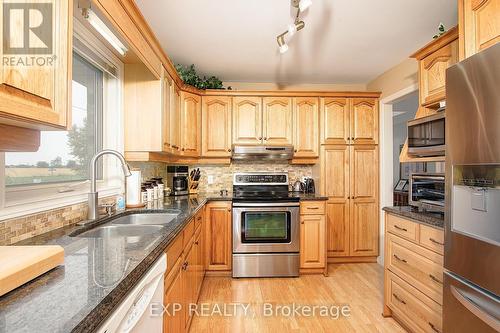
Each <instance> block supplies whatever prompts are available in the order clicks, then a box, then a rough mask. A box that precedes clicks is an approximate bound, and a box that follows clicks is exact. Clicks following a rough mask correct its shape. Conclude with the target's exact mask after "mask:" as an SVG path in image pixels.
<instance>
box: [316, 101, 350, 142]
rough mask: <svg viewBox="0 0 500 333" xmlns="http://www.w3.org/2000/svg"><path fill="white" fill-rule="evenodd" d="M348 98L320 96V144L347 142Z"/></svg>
mask: <svg viewBox="0 0 500 333" xmlns="http://www.w3.org/2000/svg"><path fill="white" fill-rule="evenodd" d="M349 106H350V103H349V99H347V98H337V97H325V98H321V106H320V108H321V144H325V145H335V144H343V145H346V144H348V143H349V138H350V128H349Z"/></svg>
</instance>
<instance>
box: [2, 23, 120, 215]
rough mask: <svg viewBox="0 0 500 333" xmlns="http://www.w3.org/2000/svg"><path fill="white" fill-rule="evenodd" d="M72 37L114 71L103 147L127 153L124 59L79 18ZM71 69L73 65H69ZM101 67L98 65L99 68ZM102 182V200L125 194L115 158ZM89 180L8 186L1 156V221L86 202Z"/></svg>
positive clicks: (106, 163) (106, 88)
mask: <svg viewBox="0 0 500 333" xmlns="http://www.w3.org/2000/svg"><path fill="white" fill-rule="evenodd" d="M73 24H74V25H73V37H74V38H76V39H77V40H79V41H80V42H84V45H85V47H86V48H88V50H90V51H91V52H92V53H93V55H92V56H98V57H99V59H100V60H102V61H104V62H105V63H106V64H108V65H109V66H110V68H113V69H114V70H115V71H114V73H113V76H114V77H112V76H111V74H109V72H108V71H105V73H108V75H104V76H103V78H104V79H103V105H102V109H103V112H102V128H103V131H102V138H101V140H102V148H103V149H114V150H117V151H120V152H123V150H124V138H123V135H124V128H123V123H124V121H123V68H124V65H123V63H122V62H121V60H120V59H119V58H118V57H117V56H116V55H115V54H114V53H113V51H111V50H110V48H108V47H107V46H106V45H105V44H104V43H103V42H101V41H100V40H99V39H98V38H97V37H96V36H95V35H94V34H93V33H92V32H91V31H89V30H88V29H87V28H86V27H85V26H84V25H83V24H82V23H81V22H80V21H79V20H78V19H76V18H75V19H74V22H73ZM73 51H74V52H76V53H78V54H79V55H80V56H82V57H83V58H84V59H85V60H87V61H89V62H90V63H92V64H94V63H95V62H94V61H92V56H90V55H88V54H85V52H86V51H84V50H80V49H77V48H75V47H73V50H72V52H73ZM70 66H71V65H70ZM97 67H99V66H97ZM102 165H103V168H102V169H103V172H102V177H101V178H102V179H101V180H98V181H97V190H98V191H99V196H100V197H106V196H112V195H117V194H120V193H123V192H124V176H123V172H122V169H121V167H120V165H119V163H118V161H117V160H116V159H114V158H113V157H111V158H109V156H104V157H103V160H102ZM89 191H90V181H89V180H82V181H70V182H67V181H66V182H59V183H48V184H40V185H20V186H12V187H7V186H6V184H5V153H0V221H1V220H4V219H8V218H14V217H19V216H23V215H27V214H33V213H37V212H40V211H45V210H50V209H55V208H60V207H64V206H67V205H73V204H77V203H82V202H86V201H87V199H88V193H89Z"/></svg>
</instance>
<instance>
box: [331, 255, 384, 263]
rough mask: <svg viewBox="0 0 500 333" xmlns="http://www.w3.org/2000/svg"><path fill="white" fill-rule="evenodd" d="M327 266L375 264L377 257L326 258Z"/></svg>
mask: <svg viewBox="0 0 500 333" xmlns="http://www.w3.org/2000/svg"><path fill="white" fill-rule="evenodd" d="M327 262H328V263H329V264H343V263H362V262H363V263H366V262H377V257H376V256H373V257H328V260H327Z"/></svg>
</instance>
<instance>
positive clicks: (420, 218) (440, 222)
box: [383, 206, 444, 228]
mask: <svg viewBox="0 0 500 333" xmlns="http://www.w3.org/2000/svg"><path fill="white" fill-rule="evenodd" d="M383 209H384V211H386V212H388V213H391V214H395V215H399V216H402V217H407V218H410V219H412V220H415V221H416V222H419V223H423V224H428V225H430V226H432V227H436V228H443V227H444V216H443V214H440V213H427V212H419V211H418V209H416V208H414V207H411V206H395V207H384V208H383Z"/></svg>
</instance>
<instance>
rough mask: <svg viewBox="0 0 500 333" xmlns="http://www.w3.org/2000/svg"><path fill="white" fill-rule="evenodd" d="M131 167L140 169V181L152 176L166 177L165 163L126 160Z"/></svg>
mask: <svg viewBox="0 0 500 333" xmlns="http://www.w3.org/2000/svg"><path fill="white" fill-rule="evenodd" d="M128 164H129V165H130V167H131V168H133V169H140V170H141V177H142V181H146V180H148V179H151V178H153V177H161V178H163V179H164V180H165V179H166V178H167V165H166V164H165V163H160V162H128Z"/></svg>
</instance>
